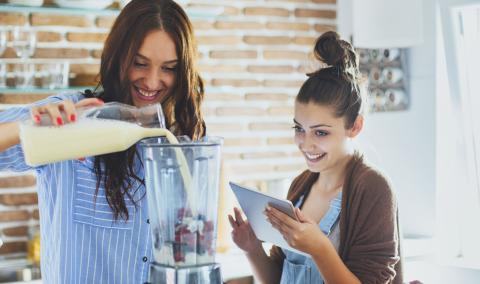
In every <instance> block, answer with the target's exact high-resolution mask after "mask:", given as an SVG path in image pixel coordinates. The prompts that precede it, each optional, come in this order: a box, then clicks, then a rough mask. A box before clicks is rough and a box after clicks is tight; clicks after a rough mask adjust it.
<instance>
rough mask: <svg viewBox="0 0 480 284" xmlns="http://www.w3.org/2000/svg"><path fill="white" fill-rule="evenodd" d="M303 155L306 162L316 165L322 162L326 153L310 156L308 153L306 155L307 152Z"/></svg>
mask: <svg viewBox="0 0 480 284" xmlns="http://www.w3.org/2000/svg"><path fill="white" fill-rule="evenodd" d="M303 154H304V156H305V158H306V159H307V161H309V162H312V163H316V162H318V161H320V160H322V159H323V158H325V156H326V155H327V153H323V154H310V153H307V152H303Z"/></svg>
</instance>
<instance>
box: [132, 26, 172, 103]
mask: <svg viewBox="0 0 480 284" xmlns="http://www.w3.org/2000/svg"><path fill="white" fill-rule="evenodd" d="M177 62H178V58H177V54H176V48H175V43H174V41H173V40H172V38H171V37H170V36H169V35H168V34H167V33H166V32H165V31H163V30H153V31H151V32H149V33H148V34H147V35H146V36H145V39H144V40H143V42H142V45H141V47H140V49H139V50H138V52H137V54H136V55H135V60H134V63H133V65H132V66H131V67H130V69H129V71H128V78H129V80H130V83H131V90H130V92H131V96H132V101H133V104H134V105H135V106H137V107H142V106H145V105H149V104H153V103H161V102H163V101H164V100H165V98H166V97H167V96H168V94H169V92H170V90H171V88H172V86H173V84H174V83H175V72H176V67H177Z"/></svg>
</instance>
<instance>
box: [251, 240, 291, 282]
mask: <svg viewBox="0 0 480 284" xmlns="http://www.w3.org/2000/svg"><path fill="white" fill-rule="evenodd" d="M246 255H247V258H248V260H249V262H250V265H251V266H252V268H253V273H254V274H255V275H256V276H257V278H258V280H259V281H260V283H264V284H269V283H280V277H281V276H282V275H281V274H282V271H281V270H280V269H279V268H278V265H277V264H276V263H275V262H274V261H273V260H272V259H271V258H269V257H268V256H267V254H266V253H265V251H264V250H263V248H260V249H258V250H257V251H255V252H253V253H247V254H246Z"/></svg>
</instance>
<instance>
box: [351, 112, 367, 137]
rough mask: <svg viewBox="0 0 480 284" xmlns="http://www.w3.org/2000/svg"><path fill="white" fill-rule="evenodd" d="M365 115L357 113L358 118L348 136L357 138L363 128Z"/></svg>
mask: <svg viewBox="0 0 480 284" xmlns="http://www.w3.org/2000/svg"><path fill="white" fill-rule="evenodd" d="M363 120H364V118H363V115H361V114H359V115H357V118H356V119H355V121H354V122H353V126H352V128H350V130H348V137H350V138H355V137H356V136H357V135H358V134H359V133H360V132H361V131H362V129H363Z"/></svg>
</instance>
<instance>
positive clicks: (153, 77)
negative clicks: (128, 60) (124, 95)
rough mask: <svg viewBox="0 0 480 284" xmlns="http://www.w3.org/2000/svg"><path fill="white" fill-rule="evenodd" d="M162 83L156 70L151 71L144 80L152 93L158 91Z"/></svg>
mask: <svg viewBox="0 0 480 284" xmlns="http://www.w3.org/2000/svg"><path fill="white" fill-rule="evenodd" d="M161 81H162V78H161V75H160V73H159V72H158V71H156V70H151V71H150V72H148V73H147V74H146V76H145V78H144V84H145V86H146V87H147V88H148V90H150V91H153V90H158V89H159V88H160V84H161Z"/></svg>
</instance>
